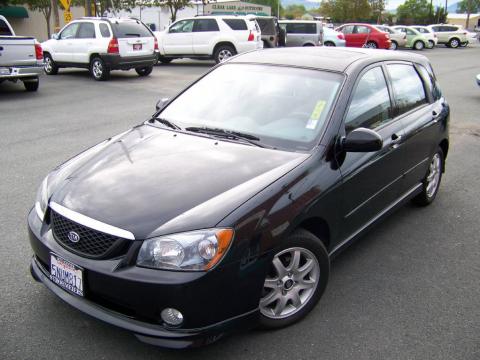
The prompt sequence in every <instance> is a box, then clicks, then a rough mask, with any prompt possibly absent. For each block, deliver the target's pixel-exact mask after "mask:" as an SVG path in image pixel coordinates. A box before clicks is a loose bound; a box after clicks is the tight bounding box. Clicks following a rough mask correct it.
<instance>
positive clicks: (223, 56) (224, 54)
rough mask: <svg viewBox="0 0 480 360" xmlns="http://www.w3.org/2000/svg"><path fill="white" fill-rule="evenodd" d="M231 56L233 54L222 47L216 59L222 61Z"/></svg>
mask: <svg viewBox="0 0 480 360" xmlns="http://www.w3.org/2000/svg"><path fill="white" fill-rule="evenodd" d="M232 56H233V54H232V52H231V51H230V50H228V49H223V50H222V51H220V52H219V53H218V60H219V62H223V61H225V60H227V59H228V58H230V57H232Z"/></svg>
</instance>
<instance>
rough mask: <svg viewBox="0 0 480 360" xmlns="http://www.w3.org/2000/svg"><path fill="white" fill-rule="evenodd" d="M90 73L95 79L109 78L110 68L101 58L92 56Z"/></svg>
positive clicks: (103, 79)
mask: <svg viewBox="0 0 480 360" xmlns="http://www.w3.org/2000/svg"><path fill="white" fill-rule="evenodd" d="M90 73H91V74H92V76H93V78H94V79H95V80H97V81H105V80H108V79H109V78H110V69H109V68H108V67H107V65H106V64H105V61H103V60H102V58H99V57H94V58H93V59H92V61H91V62H90Z"/></svg>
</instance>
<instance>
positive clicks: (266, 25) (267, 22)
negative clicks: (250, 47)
mask: <svg viewBox="0 0 480 360" xmlns="http://www.w3.org/2000/svg"><path fill="white" fill-rule="evenodd" d="M256 20H257V23H258V25H259V26H260V30H261V32H262V35H265V34H275V19H272V18H257V19H256Z"/></svg>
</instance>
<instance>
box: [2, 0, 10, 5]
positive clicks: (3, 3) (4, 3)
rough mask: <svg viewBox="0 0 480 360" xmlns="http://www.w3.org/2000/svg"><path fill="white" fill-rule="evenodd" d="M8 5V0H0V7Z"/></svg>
mask: <svg viewBox="0 0 480 360" xmlns="http://www.w3.org/2000/svg"><path fill="white" fill-rule="evenodd" d="M8 5H10V0H0V7H4V6H8Z"/></svg>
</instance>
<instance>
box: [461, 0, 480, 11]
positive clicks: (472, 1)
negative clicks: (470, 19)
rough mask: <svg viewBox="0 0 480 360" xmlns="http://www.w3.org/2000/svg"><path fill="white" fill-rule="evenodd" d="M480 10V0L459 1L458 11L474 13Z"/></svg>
mask: <svg viewBox="0 0 480 360" xmlns="http://www.w3.org/2000/svg"><path fill="white" fill-rule="evenodd" d="M477 11H480V0H462V1H460V2H459V3H458V8H457V12H460V13H467V14H472V13H476V12H477Z"/></svg>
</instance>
